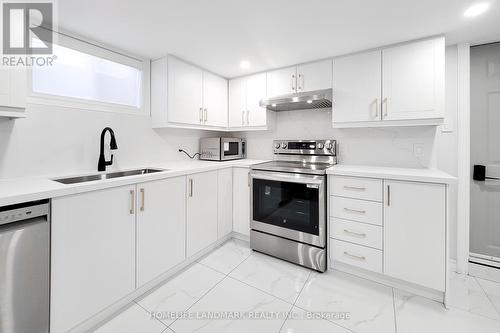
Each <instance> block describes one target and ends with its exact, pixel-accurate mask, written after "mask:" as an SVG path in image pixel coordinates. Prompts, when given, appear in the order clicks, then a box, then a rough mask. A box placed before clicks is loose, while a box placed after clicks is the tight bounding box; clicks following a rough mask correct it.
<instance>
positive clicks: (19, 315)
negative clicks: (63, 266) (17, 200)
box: [0, 200, 50, 333]
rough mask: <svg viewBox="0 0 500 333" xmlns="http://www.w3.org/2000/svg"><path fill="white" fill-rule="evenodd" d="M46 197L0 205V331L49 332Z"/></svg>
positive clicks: (48, 263) (48, 232) (47, 210)
mask: <svg viewBox="0 0 500 333" xmlns="http://www.w3.org/2000/svg"><path fill="white" fill-rule="evenodd" d="M49 216H50V215H49V201H48V200H44V201H36V202H29V203H24V204H18V205H11V206H5V207H0V333H48V332H49V281H50V277H49V276H50V255H49V253H50V250H49V247H50V225H49Z"/></svg>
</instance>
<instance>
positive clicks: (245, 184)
mask: <svg viewBox="0 0 500 333" xmlns="http://www.w3.org/2000/svg"><path fill="white" fill-rule="evenodd" d="M249 172H250V170H249V169H248V168H234V169H233V193H234V198H233V212H234V213H233V231H234V232H237V233H239V234H242V235H245V236H250V195H251V193H250V183H249V180H250V177H249V174H248V173H249Z"/></svg>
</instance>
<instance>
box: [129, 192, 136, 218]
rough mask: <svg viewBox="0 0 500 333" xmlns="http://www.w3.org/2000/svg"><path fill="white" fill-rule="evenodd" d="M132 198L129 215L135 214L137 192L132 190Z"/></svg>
mask: <svg viewBox="0 0 500 333" xmlns="http://www.w3.org/2000/svg"><path fill="white" fill-rule="evenodd" d="M130 198H131V202H130V211H129V213H130V214H134V211H135V191H134V190H130Z"/></svg>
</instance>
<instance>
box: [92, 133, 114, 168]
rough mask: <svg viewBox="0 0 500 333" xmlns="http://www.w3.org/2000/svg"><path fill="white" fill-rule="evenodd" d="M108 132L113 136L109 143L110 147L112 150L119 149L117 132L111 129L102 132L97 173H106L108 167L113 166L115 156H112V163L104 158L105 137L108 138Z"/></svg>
mask: <svg viewBox="0 0 500 333" xmlns="http://www.w3.org/2000/svg"><path fill="white" fill-rule="evenodd" d="M108 131H109V134H111V141H110V143H109V147H110V148H111V150H116V149H118V146H117V145H116V139H115V132H113V130H112V129H111V128H110V127H106V128H105V129H103V130H102V132H101V153H100V154H99V163H98V165H97V171H106V165H111V164H113V154H111V160H110V161H106V158H105V157H104V137H105V136H106V132H108Z"/></svg>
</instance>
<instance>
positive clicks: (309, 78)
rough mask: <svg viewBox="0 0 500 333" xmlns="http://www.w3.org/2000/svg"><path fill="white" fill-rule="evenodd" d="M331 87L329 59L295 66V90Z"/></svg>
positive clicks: (330, 63)
mask: <svg viewBox="0 0 500 333" xmlns="http://www.w3.org/2000/svg"><path fill="white" fill-rule="evenodd" d="M331 87H332V60H331V59H329V60H323V61H317V62H311V63H307V64H301V65H298V66H297V92H301V91H313V90H320V89H329V88H331Z"/></svg>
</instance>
